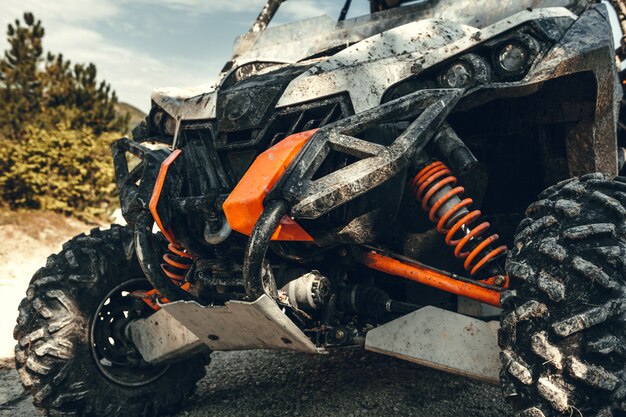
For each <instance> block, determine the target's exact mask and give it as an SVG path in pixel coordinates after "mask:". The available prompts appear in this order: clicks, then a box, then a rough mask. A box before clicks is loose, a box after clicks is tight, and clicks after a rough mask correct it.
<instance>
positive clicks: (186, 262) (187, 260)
mask: <svg viewBox="0 0 626 417" xmlns="http://www.w3.org/2000/svg"><path fill="white" fill-rule="evenodd" d="M167 249H168V250H169V251H170V253H166V254H165V255H163V261H164V263H162V264H161V269H162V270H163V273H164V274H165V275H167V276H168V277H169V278H170V279H171V280H172V281H174V282H175V283H177V284H178V285H181V284H182V283H183V281H184V280H185V276H186V275H187V272H188V271H189V270H190V269H191V266H192V265H193V257H192V256H191V255H189V254H188V253H187V252H185V249H183V247H182V246H180V245H176V244H173V243H169V244H168V245H167Z"/></svg>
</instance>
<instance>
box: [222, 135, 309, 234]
mask: <svg viewBox="0 0 626 417" xmlns="http://www.w3.org/2000/svg"><path fill="white" fill-rule="evenodd" d="M316 131H317V129H314V130H308V131H306V132H302V133H296V134H295V135H291V136H289V137H287V138H285V139H283V140H281V141H280V142H278V143H277V144H276V145H274V146H272V147H271V148H269V149H268V150H266V151H265V152H263V153H262V154H260V155H259V156H258V157H257V158H256V159H255V161H254V162H253V163H252V165H251V166H250V168H249V169H248V171H246V173H245V174H244V176H243V177H242V178H241V180H240V181H239V183H238V184H237V185H236V186H235V189H234V190H233V191H232V192H231V193H230V195H229V196H228V198H227V199H226V201H225V202H224V204H223V205H222V208H223V210H224V214H225V215H226V220H228V224H229V225H230V227H231V229H233V230H236V231H237V232H239V233H243V234H244V235H248V236H250V234H251V233H252V229H253V228H254V225H255V224H256V222H257V220H258V219H259V217H260V216H261V214H262V213H263V200H265V197H267V195H268V194H269V192H270V191H271V190H272V188H273V187H274V185H276V183H277V182H278V180H279V179H280V177H281V176H282V175H283V173H284V172H285V170H286V169H287V167H289V164H290V163H291V161H293V159H294V158H295V157H296V156H297V155H298V153H299V152H300V150H301V149H302V147H303V146H304V145H305V143H307V142H308V141H309V139H311V137H313V135H314V134H315V132H316ZM272 240H292V241H305V242H311V241H313V238H312V237H311V235H309V234H308V233H307V232H306V231H305V230H304V229H303V228H302V227H300V225H298V224H297V223H296V222H295V221H293V219H292V218H291V217H289V216H287V215H285V216H284V217H283V218H282V220H281V221H280V223H279V225H278V227H277V228H276V231H275V232H274V234H273V235H272Z"/></svg>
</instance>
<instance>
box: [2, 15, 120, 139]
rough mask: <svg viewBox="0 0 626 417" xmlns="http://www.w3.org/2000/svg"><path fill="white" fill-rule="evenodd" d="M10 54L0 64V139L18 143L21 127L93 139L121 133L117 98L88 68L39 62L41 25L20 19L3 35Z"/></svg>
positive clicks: (56, 58)
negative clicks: (79, 132)
mask: <svg viewBox="0 0 626 417" xmlns="http://www.w3.org/2000/svg"><path fill="white" fill-rule="evenodd" d="M7 35H8V41H9V45H10V49H9V50H8V51H5V53H4V58H3V59H1V60H0V136H4V137H6V138H9V139H12V140H20V137H21V136H22V135H23V133H24V131H25V128H26V127H27V126H29V125H30V126H33V127H37V128H43V129H47V130H54V129H56V126H57V125H59V124H63V125H65V126H68V127H69V128H71V129H83V128H89V129H91V130H93V132H94V133H96V134H100V133H102V132H114V131H123V130H125V128H126V125H127V123H128V118H129V115H124V116H119V115H118V114H117V113H116V111H115V105H116V104H117V96H116V94H115V92H114V91H113V90H112V89H111V86H110V84H108V83H106V82H105V81H98V80H97V79H96V78H97V70H96V66H95V65H94V64H88V65H84V64H76V65H74V66H73V67H72V64H71V62H70V61H69V60H66V59H65V58H64V57H63V55H62V54H56V55H55V54H52V53H48V54H47V56H46V58H45V59H43V58H42V56H43V46H42V38H43V36H44V29H43V27H42V26H41V21H39V20H37V21H35V18H34V16H33V14H32V13H24V24H22V23H21V22H20V21H19V20H16V21H15V23H14V24H10V25H9V27H8V31H7Z"/></svg>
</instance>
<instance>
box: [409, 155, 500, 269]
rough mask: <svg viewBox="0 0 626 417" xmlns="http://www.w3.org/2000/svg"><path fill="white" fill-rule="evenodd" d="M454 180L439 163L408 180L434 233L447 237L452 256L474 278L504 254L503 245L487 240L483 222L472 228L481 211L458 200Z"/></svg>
mask: <svg viewBox="0 0 626 417" xmlns="http://www.w3.org/2000/svg"><path fill="white" fill-rule="evenodd" d="M457 182H458V180H457V178H456V177H455V176H454V175H452V172H451V171H450V169H449V168H448V167H447V166H446V165H445V164H444V163H443V162H440V161H436V162H432V163H430V164H428V165H427V166H425V167H424V168H422V169H421V170H420V171H419V172H418V173H417V175H416V176H415V177H414V178H413V179H412V180H411V181H410V183H409V187H410V189H411V193H412V194H413V195H414V197H415V199H416V200H417V201H419V202H420V203H421V205H422V208H423V209H424V211H426V212H428V218H429V219H430V220H431V221H432V222H436V223H437V230H438V231H439V232H440V233H442V234H445V235H446V238H445V241H446V244H447V245H448V246H452V247H454V256H456V257H457V258H460V259H464V260H465V261H464V263H463V267H464V268H465V270H466V271H469V272H470V274H471V275H472V276H475V275H476V274H477V273H478V272H479V271H480V270H481V269H483V268H485V267H486V266H487V265H489V264H490V263H491V262H492V261H494V260H495V259H496V258H498V257H499V255H501V254H504V253H505V252H506V251H507V247H506V246H496V245H495V242H496V241H497V240H498V239H499V236H498V235H497V234H495V233H494V234H492V235H490V236H488V237H486V235H487V234H488V229H489V227H490V224H489V223H488V222H482V223H480V224H479V225H477V226H472V225H473V224H474V223H475V222H476V221H477V220H478V218H479V217H480V216H481V212H480V210H471V211H470V210H469V208H468V207H469V206H470V205H471V204H472V203H473V202H474V201H473V200H472V199H471V198H464V199H461V196H462V195H463V193H464V192H465V188H463V187H461V186H457Z"/></svg>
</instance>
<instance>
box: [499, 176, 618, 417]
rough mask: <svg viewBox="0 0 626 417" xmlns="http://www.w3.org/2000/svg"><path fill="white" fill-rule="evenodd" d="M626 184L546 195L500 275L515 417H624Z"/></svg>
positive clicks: (570, 185)
mask: <svg viewBox="0 0 626 417" xmlns="http://www.w3.org/2000/svg"><path fill="white" fill-rule="evenodd" d="M625 207H626V179H625V178H619V177H618V178H615V179H613V180H611V179H608V178H607V177H605V176H604V175H602V174H589V175H586V176H583V177H581V178H580V179H570V180H567V181H563V182H561V183H559V184H557V185H555V186H553V187H550V188H548V189H547V190H546V191H544V192H543V193H542V194H541V195H540V200H539V201H537V202H536V203H534V204H532V205H531V206H530V207H529V208H528V210H527V212H526V216H527V218H526V219H524V220H523V221H522V223H521V224H520V226H519V227H518V230H517V233H516V237H515V241H514V245H513V248H512V249H511V252H510V254H509V256H508V259H507V264H506V269H507V273H508V274H509V276H510V278H511V284H512V286H511V291H508V292H505V293H504V294H503V297H502V301H503V310H504V311H503V314H502V318H501V330H500V333H499V343H500V347H501V348H502V352H501V356H500V358H501V361H502V364H503V369H502V372H501V383H502V391H503V393H504V396H505V397H506V398H507V399H508V400H509V402H510V403H511V404H512V406H513V408H514V411H515V412H516V414H515V415H516V416H517V417H556V416H559V417H561V416H563V417H570V416H585V417H587V416H588V417H596V416H597V417H610V416H614V417H616V416H626V412H625V410H626V385H625V384H624V382H625V380H626V378H625V375H624V365H625V360H624V358H625V355H626V323H625V317H624V307H626V304H625V303H624V300H625V298H624V291H625V288H626V287H625V282H624V281H625V278H626V274H625V273H626V271H625V260H626V223H625V219H626V208H625Z"/></svg>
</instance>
